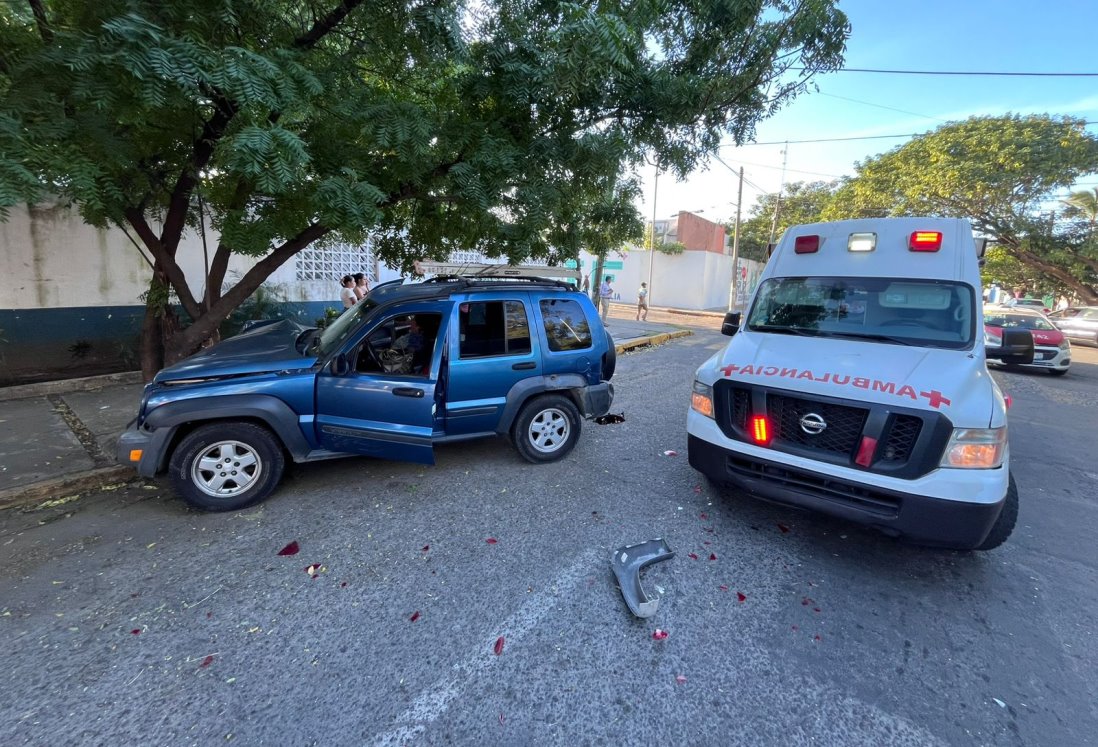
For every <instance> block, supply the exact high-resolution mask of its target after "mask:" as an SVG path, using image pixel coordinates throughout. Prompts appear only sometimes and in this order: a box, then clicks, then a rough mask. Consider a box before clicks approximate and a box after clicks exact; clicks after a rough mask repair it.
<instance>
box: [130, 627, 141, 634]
mask: <svg viewBox="0 0 1098 747" xmlns="http://www.w3.org/2000/svg"><path fill="white" fill-rule="evenodd" d="M130 632H131V633H133V634H134V635H141V628H134V629H133V630H131V631H130Z"/></svg>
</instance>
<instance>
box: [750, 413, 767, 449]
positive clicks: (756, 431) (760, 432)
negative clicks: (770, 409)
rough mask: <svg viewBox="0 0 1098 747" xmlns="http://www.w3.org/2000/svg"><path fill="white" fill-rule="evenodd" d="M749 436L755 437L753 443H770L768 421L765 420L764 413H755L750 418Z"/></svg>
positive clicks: (763, 444)
mask: <svg viewBox="0 0 1098 747" xmlns="http://www.w3.org/2000/svg"><path fill="white" fill-rule="evenodd" d="M751 437H752V438H754V439H755V443H757V444H760V445H762V446H766V445H767V444H768V443H770V423H768V422H767V421H766V416H765V415H755V416H754V417H753V418H751Z"/></svg>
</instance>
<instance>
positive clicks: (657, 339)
mask: <svg viewBox="0 0 1098 747" xmlns="http://www.w3.org/2000/svg"><path fill="white" fill-rule="evenodd" d="M692 334H694V333H693V332H691V331H690V330H688V329H677V330H675V331H674V332H661V333H659V334H658V335H648V336H647V337H634V338H633V339H632V340H626V341H625V342H619V343H617V344H615V345H614V350H616V351H617V352H618V353H624V352H626V351H627V350H635V349H636V348H643V347H648V346H649V345H659V344H660V343H663V342H667V341H668V340H673V339H675V338H676V337H689V336H690V335H692Z"/></svg>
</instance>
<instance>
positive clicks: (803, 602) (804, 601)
mask: <svg viewBox="0 0 1098 747" xmlns="http://www.w3.org/2000/svg"><path fill="white" fill-rule="evenodd" d="M810 604H813V601H812V597H802V598H801V606H802V607H807V606H808V605H810Z"/></svg>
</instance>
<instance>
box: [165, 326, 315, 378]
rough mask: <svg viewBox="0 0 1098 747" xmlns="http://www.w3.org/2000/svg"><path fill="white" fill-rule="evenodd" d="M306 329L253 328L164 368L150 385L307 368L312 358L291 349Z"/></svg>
mask: <svg viewBox="0 0 1098 747" xmlns="http://www.w3.org/2000/svg"><path fill="white" fill-rule="evenodd" d="M307 329H309V328H308V327H306V326H304V325H301V324H298V323H297V322H295V321H293V320H291V319H283V320H281V321H278V322H274V323H271V324H264V325H261V326H258V327H255V328H254V329H252V330H249V331H247V332H242V333H240V334H239V335H237V336H236V337H230V338H229V339H228V340H225V341H224V342H221V343H218V344H217V345H214V346H213V347H211V348H209V349H208V350H203V351H202V352H201V353H195V354H194V355H192V356H191V357H189V358H185V359H183V360H181V361H180V362H179V363H176V364H175V365H174V366H169V367H168V368H165V369H164V370H162V371H160V373H158V374H157V375H156V378H155V379H153V381H156V382H165V381H179V380H181V379H211V378H218V377H224V376H241V375H246V374H256V373H266V372H269V371H285V370H300V369H307V368H310V367H311V366H312V365H313V364H314V363H316V357H315V356H302V355H301V353H299V352H298V351H297V347H296V345H295V343H296V342H297V340H298V338H299V337H300V336H301V333H302V332H304V331H305V330H307Z"/></svg>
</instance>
